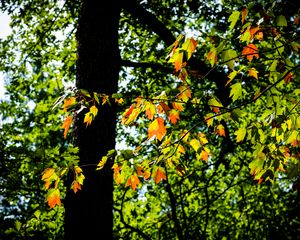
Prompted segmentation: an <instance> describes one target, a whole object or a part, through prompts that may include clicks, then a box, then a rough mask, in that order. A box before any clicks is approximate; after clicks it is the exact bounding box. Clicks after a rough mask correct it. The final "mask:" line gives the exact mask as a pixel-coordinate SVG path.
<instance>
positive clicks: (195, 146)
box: [190, 138, 201, 152]
mask: <svg viewBox="0 0 300 240" xmlns="http://www.w3.org/2000/svg"><path fill="white" fill-rule="evenodd" d="M190 145H191V146H192V148H193V149H194V150H195V152H198V150H199V148H200V147H201V145H200V142H199V141H198V140H197V139H195V138H193V139H192V140H191V141H190Z"/></svg>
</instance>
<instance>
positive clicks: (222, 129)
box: [216, 124, 226, 137]
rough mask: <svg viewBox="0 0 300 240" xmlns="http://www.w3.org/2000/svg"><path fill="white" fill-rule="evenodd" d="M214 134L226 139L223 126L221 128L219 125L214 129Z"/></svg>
mask: <svg viewBox="0 0 300 240" xmlns="http://www.w3.org/2000/svg"><path fill="white" fill-rule="evenodd" d="M216 133H217V134H218V135H219V136H220V137H222V136H224V137H226V133H225V128H224V126H223V125H222V124H219V125H218V126H217V127H216Z"/></svg>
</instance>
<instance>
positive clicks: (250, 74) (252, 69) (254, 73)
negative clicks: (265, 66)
mask: <svg viewBox="0 0 300 240" xmlns="http://www.w3.org/2000/svg"><path fill="white" fill-rule="evenodd" d="M257 73H258V71H257V70H256V69H255V68H250V69H249V71H248V75H249V76H251V77H254V78H256V79H258V76H257Z"/></svg>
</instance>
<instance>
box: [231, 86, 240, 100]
mask: <svg viewBox="0 0 300 240" xmlns="http://www.w3.org/2000/svg"><path fill="white" fill-rule="evenodd" d="M230 88H231V90H230V95H229V96H230V97H232V101H233V102H234V101H236V100H237V99H239V98H241V97H242V84H241V83H235V84H233V85H231V86H230Z"/></svg>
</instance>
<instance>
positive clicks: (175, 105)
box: [172, 102, 184, 112]
mask: <svg viewBox="0 0 300 240" xmlns="http://www.w3.org/2000/svg"><path fill="white" fill-rule="evenodd" d="M172 106H173V108H174V109H176V110H178V111H179V112H183V111H184V103H179V102H172Z"/></svg>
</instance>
